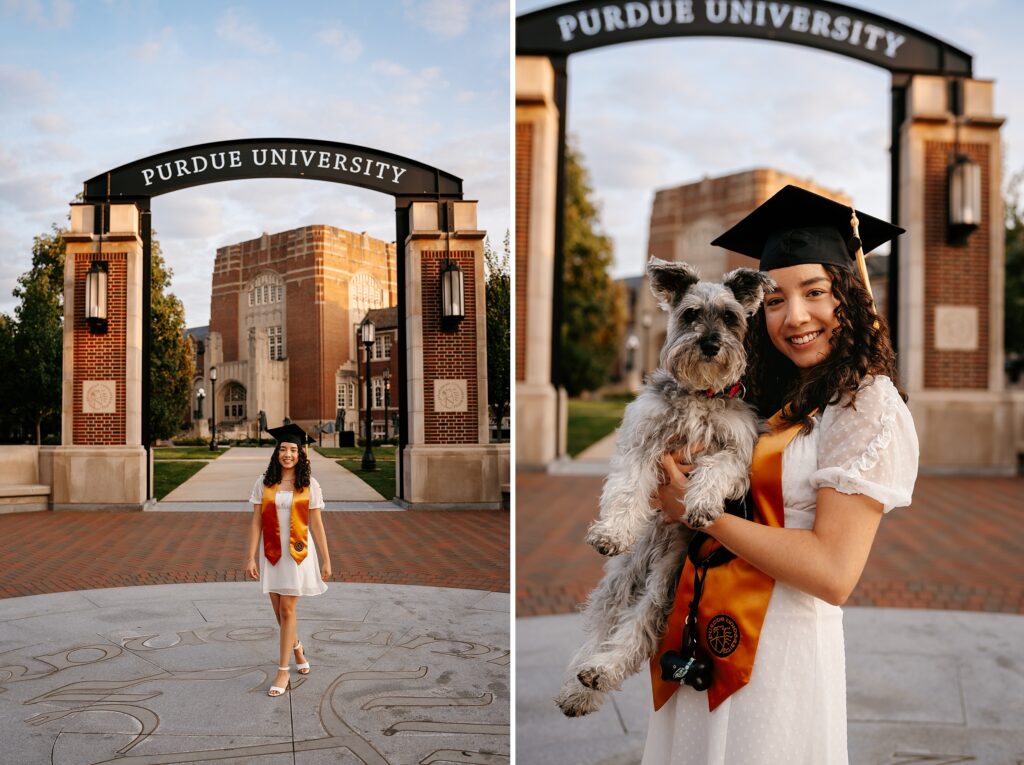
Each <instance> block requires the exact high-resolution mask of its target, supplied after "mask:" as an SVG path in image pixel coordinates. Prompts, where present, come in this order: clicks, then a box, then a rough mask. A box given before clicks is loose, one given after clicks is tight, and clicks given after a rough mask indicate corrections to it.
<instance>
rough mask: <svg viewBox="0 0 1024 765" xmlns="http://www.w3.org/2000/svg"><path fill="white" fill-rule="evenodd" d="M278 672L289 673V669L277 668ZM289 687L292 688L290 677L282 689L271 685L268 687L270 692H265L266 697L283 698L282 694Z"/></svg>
mask: <svg viewBox="0 0 1024 765" xmlns="http://www.w3.org/2000/svg"><path fill="white" fill-rule="evenodd" d="M278 670H279V671H281V672H289V673H290V672H291V668H290V667H278ZM291 687H292V681H291V677H289V678H288V684H287V685H286V686H285V687H284V688H280V687H278V686H276V685H272V686H270V690H269V691H267V695H268V696H271V697H276V696H283V695H284V692H285V691H287V690H288V689H289V688H291Z"/></svg>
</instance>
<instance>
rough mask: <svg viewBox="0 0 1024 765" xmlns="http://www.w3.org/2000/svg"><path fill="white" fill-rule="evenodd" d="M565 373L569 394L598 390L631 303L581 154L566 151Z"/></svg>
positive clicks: (612, 363)
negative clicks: (616, 274)
mask: <svg viewBox="0 0 1024 765" xmlns="http://www.w3.org/2000/svg"><path fill="white" fill-rule="evenodd" d="M565 179H566V199H565V239H564V244H563V252H564V259H565V269H564V271H563V274H564V276H563V278H564V283H563V304H562V354H561V379H562V384H563V385H564V386H565V389H566V391H567V392H568V393H569V395H570V396H578V395H579V394H580V393H582V392H583V391H588V390H596V389H597V388H599V387H601V386H602V385H604V384H605V383H606V382H607V381H608V379H609V377H610V376H611V373H612V370H613V369H614V367H615V362H616V359H617V358H618V354H619V347H620V345H621V344H622V335H623V331H624V327H625V322H626V307H625V301H624V299H623V295H622V291H621V289H619V287H618V285H617V284H616V283H615V281H614V280H613V279H612V277H611V275H610V274H609V269H610V268H611V265H612V241H611V239H610V238H609V237H607V236H605V235H604V234H603V233H601V232H600V220H599V217H600V216H599V214H598V209H597V206H596V205H595V204H594V202H593V201H591V194H592V193H593V191H592V189H591V188H590V180H589V177H588V174H587V171H586V169H585V168H584V167H583V160H582V157H581V156H580V154H579V153H578V152H577V151H576V150H575V149H573V148H572V147H571V146H567V147H566V152H565Z"/></svg>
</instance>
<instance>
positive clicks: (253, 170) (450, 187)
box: [84, 138, 462, 206]
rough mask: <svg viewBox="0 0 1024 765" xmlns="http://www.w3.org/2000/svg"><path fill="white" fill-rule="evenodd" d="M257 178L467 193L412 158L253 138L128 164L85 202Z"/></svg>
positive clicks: (457, 181) (91, 187) (89, 185)
mask: <svg viewBox="0 0 1024 765" xmlns="http://www.w3.org/2000/svg"><path fill="white" fill-rule="evenodd" d="M252 178H301V179H307V180H318V181H329V182H332V183H343V184H346V185H349V186H361V187H362V188H365V189H370V190H372V191H380V192H382V193H384V194H390V195H392V196H394V197H410V198H414V197H424V198H431V199H437V198H447V199H452V198H455V199H461V198H462V179H461V178H458V177H457V176H454V175H452V174H451V173H446V172H444V171H443V170H438V169H437V168H436V167H431V166H430V165H425V164H423V163H422V162H417V161H415V160H412V159H409V158H408V157H401V156H399V155H397V154H391V153H389V152H384V151H378V150H377V149H369V148H367V147H365V146H355V145H353V144H348V143H337V142H334V141H318V140H309V139H296V138H246V139H242V140H237V141H216V142H214V143H203V144H198V145H196V146H187V147H185V148H182V149H172V150H171V151H165V152H162V153H160V154H154V155H153V156H151V157H144V158H143V159H138V160H135V161H134V162H130V163H128V164H127V165H121V166H120V167H116V168H114V169H113V170H108V171H107V172H105V173H100V174H99V175H97V176H96V177H95V178H91V179H90V180H88V181H86V182H85V192H84V199H85V201H86V202H103V201H113V200H115V199H120V200H124V199H133V200H134V199H142V198H150V197H155V196H159V195H161V194H167V193H169V192H172V191H179V190H181V189H187V188H191V187H193V186H200V185H203V184H206V183H219V182H221V181H238V180H247V179H252ZM406 206H407V205H406Z"/></svg>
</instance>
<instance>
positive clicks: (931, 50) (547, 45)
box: [516, 0, 971, 76]
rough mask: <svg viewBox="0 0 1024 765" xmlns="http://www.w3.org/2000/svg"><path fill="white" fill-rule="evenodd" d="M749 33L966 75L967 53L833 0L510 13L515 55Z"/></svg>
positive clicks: (738, 0) (607, 5) (649, 0)
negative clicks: (514, 26) (519, 14)
mask: <svg viewBox="0 0 1024 765" xmlns="http://www.w3.org/2000/svg"><path fill="white" fill-rule="evenodd" d="M698 36H719V37H749V38H754V39H761V40H775V41H779V42H788V43H794V44H797V45H805V46H808V47H811V48H819V49H821V50H828V51H832V52H833V53H838V54H840V55H844V56H849V57H851V58H857V59H860V60H862V61H866V62H868V63H871V64H874V65H876V66H880V67H883V68H885V69H888V70H889V71H892V72H913V73H918V74H931V73H934V74H944V75H957V74H959V75H966V76H970V73H971V58H970V56H969V55H968V54H966V53H964V52H963V51H961V50H958V49H956V48H954V47H952V46H951V45H949V44H948V43H945V42H943V41H942V40H939V39H937V38H935V37H932V36H930V35H927V34H925V33H923V32H920V31H919V30H916V29H913V28H912V27H908V26H906V25H904V24H901V23H900V22H898V21H895V20H893V19H888V18H885V17H883V16H879V15H877V14H874V13H871V12H869V11H864V10H861V9H859V8H852V7H850V6H846V5H841V4H839V3H834V2H816V1H815V0H802V2H800V1H798V2H775V1H774V0H605V1H604V2H601V0H574V1H573V2H566V3H562V4H560V5H553V6H549V7H547V8H542V9H540V10H537V11H532V12H530V13H526V14H523V15H522V16H519V17H517V18H516V53H517V55H520V56H538V55H540V56H567V55H569V54H572V53H578V52H580V51H584V50H591V49H593V48H599V47H602V46H605V45H615V44H617V43H623V42H631V41H636V40H650V39H656V38H662V37H698Z"/></svg>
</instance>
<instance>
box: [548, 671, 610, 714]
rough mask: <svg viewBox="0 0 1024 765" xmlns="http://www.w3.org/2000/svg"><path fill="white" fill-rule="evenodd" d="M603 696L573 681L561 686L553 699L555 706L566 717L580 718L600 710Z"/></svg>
mask: <svg viewBox="0 0 1024 765" xmlns="http://www.w3.org/2000/svg"><path fill="white" fill-rule="evenodd" d="M603 701H604V694H603V693H601V692H600V691H595V690H593V689H591V688H584V687H583V686H582V685H580V684H579V683H577V682H576V681H575V680H570V681H569V682H567V683H566V684H565V685H563V686H562V690H561V691H560V692H559V694H558V696H556V697H555V704H557V705H558V708H559V709H561V710H562V714H564V715H565V716H566V717H582V716H583V715H588V714H590V713H591V712H596V711H597V710H598V709H600V708H601V703H602V702H603Z"/></svg>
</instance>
